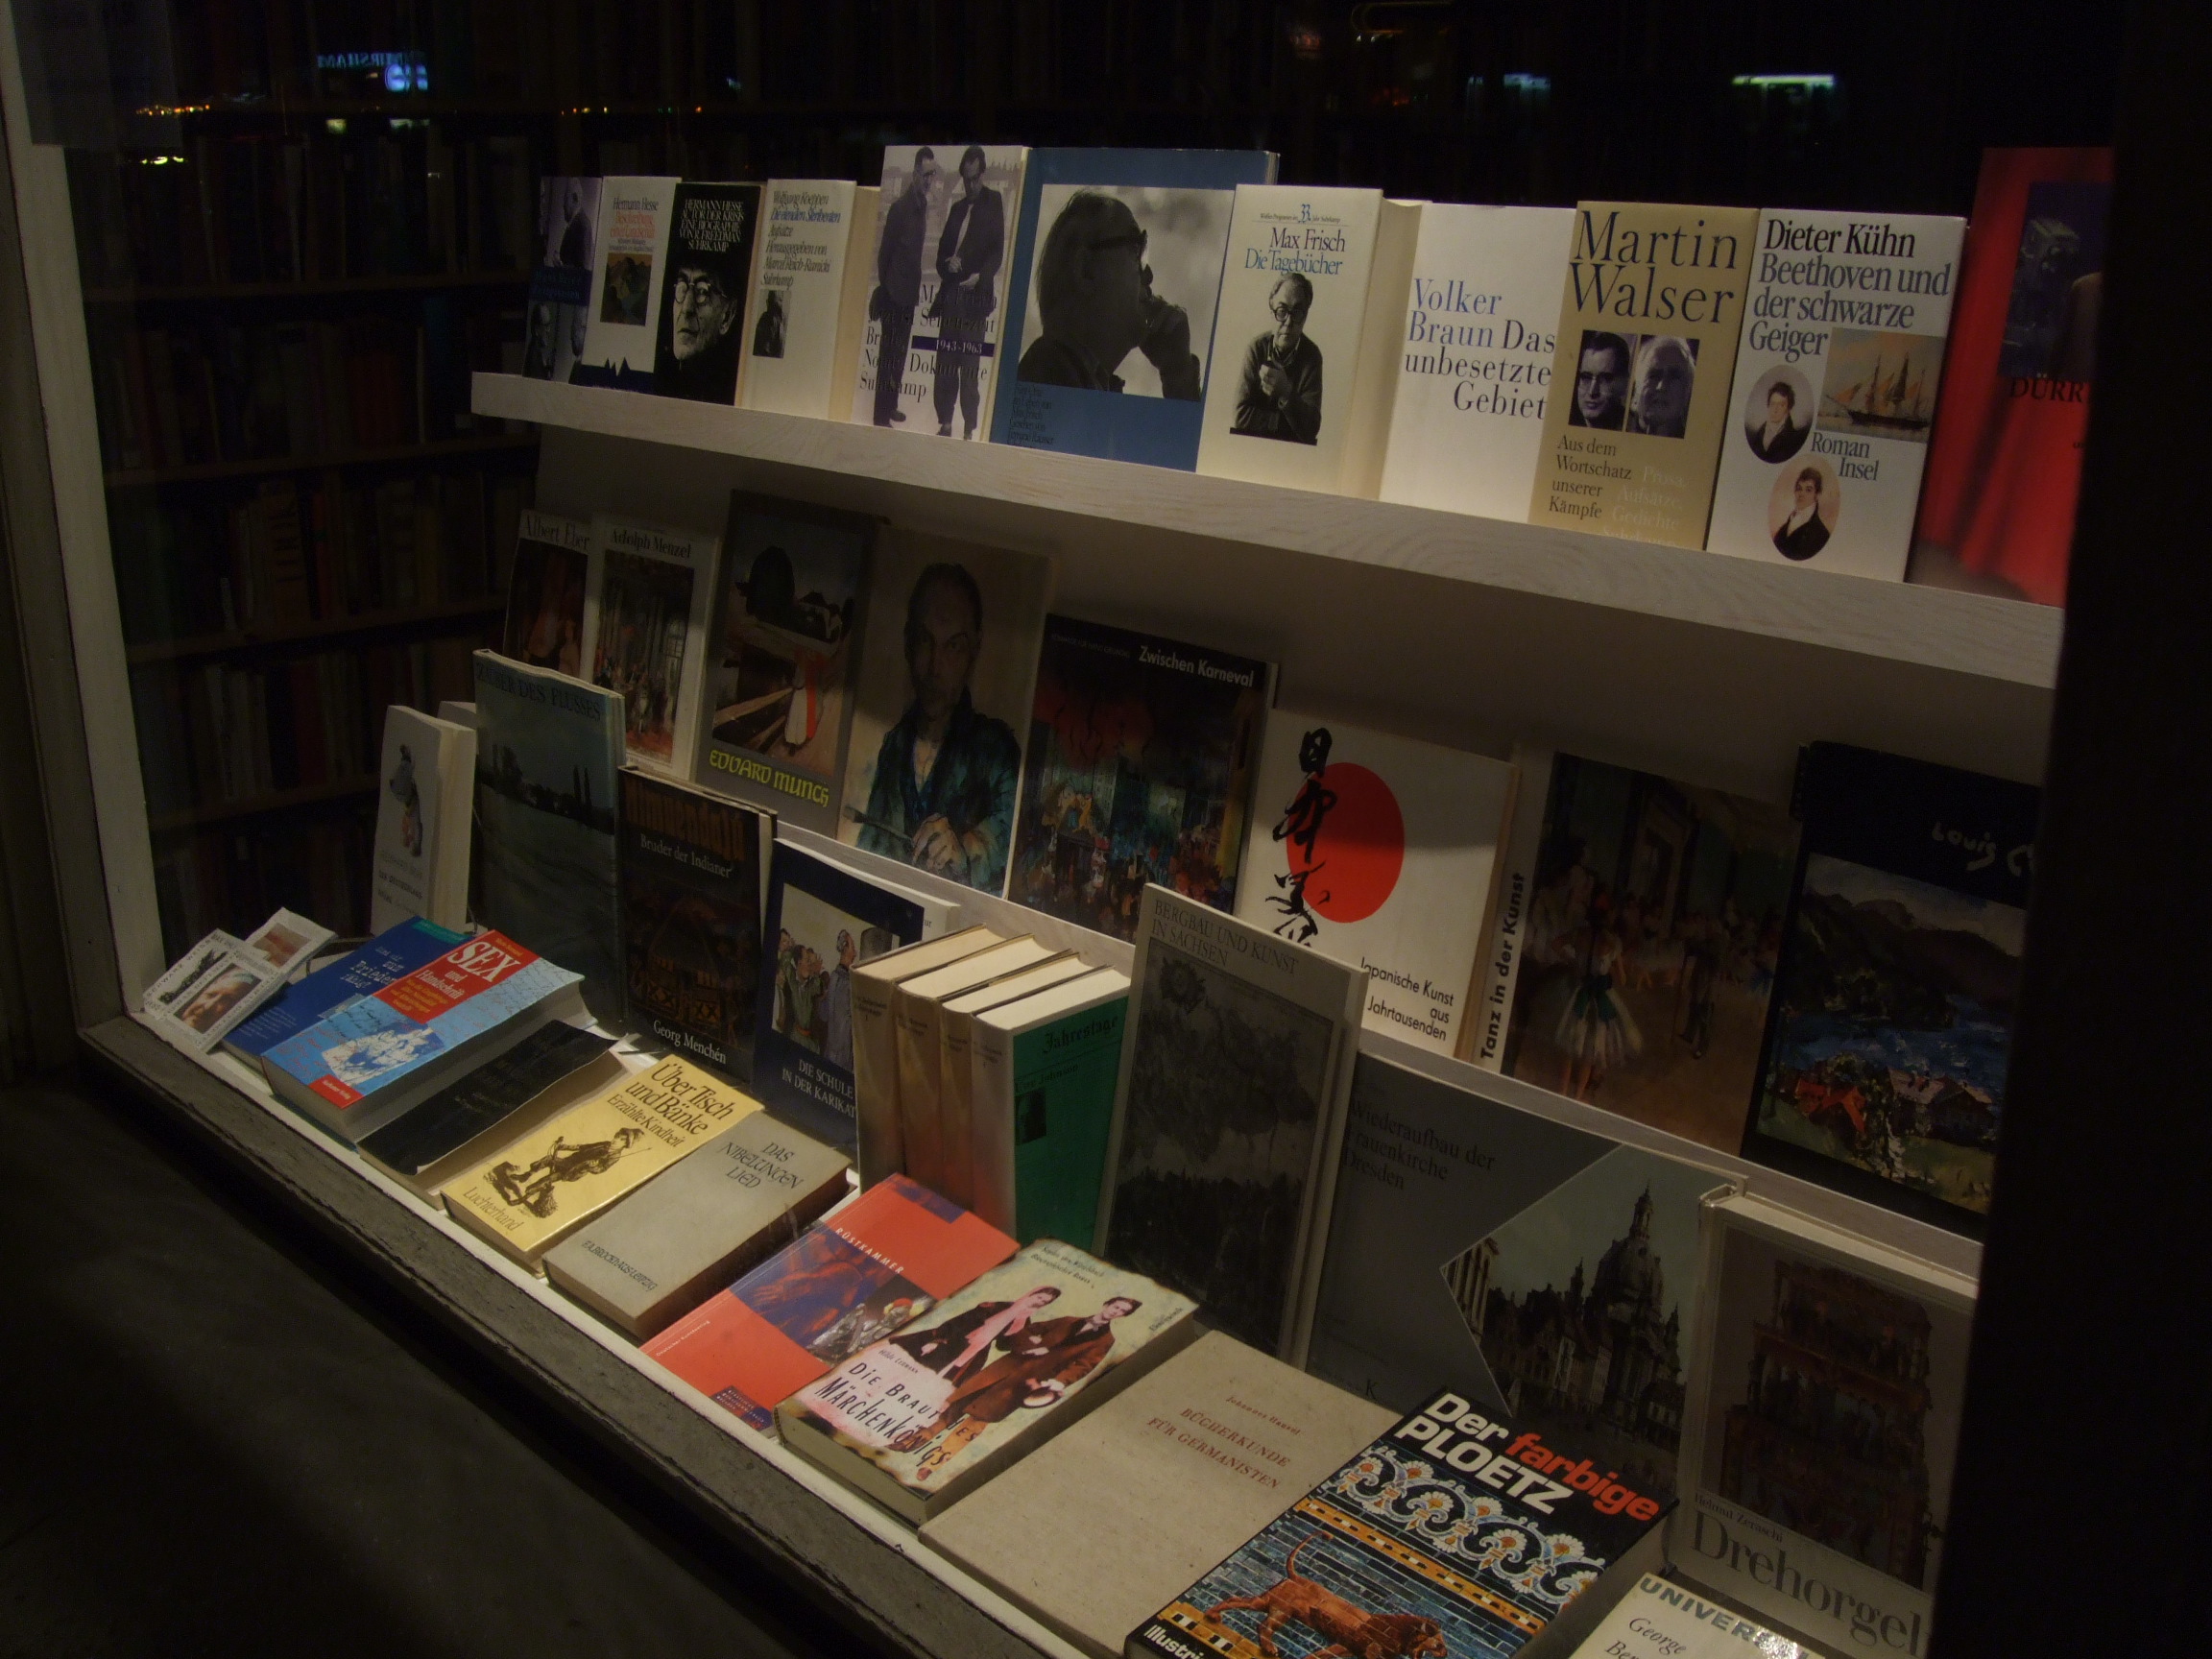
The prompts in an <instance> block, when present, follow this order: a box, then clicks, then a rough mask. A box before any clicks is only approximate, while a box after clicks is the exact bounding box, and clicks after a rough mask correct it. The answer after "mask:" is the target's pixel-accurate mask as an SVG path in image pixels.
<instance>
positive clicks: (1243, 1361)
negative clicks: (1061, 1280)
mask: <svg viewBox="0 0 2212 1659" xmlns="http://www.w3.org/2000/svg"><path fill="white" fill-rule="evenodd" d="M1396 1415H1397V1414H1396V1413H1395V1412H1394V1411H1391V1410H1389V1409H1387V1408H1385V1407H1381V1406H1378V1405H1375V1404H1374V1403H1373V1402H1372V1401H1367V1400H1362V1399H1360V1398H1358V1396H1357V1395H1354V1394H1347V1393H1346V1392H1344V1390H1343V1389H1341V1388H1336V1387H1333V1386H1332V1385H1331V1384H1329V1383H1324V1382H1322V1381H1321V1380H1320V1379H1319V1378H1315V1377H1308V1376H1306V1375H1305V1374H1304V1373H1302V1372H1299V1371H1296V1370H1293V1369H1292V1368H1291V1367H1290V1366H1287V1365H1286V1364H1284V1363H1283V1362H1282V1361H1281V1360H1280V1359H1272V1358H1268V1357H1267V1356H1266V1355H1264V1354H1262V1353H1260V1352H1259V1351H1257V1350H1256V1349H1253V1348H1248V1347H1246V1346H1245V1345H1244V1344H1243V1343H1241V1342H1239V1341H1238V1340H1237V1339H1236V1338H1235V1337H1233V1336H1226V1335H1223V1334H1221V1333H1220V1332H1218V1331H1215V1332H1211V1333H1209V1334H1206V1335H1203V1336H1201V1337H1199V1338H1198V1340H1197V1341H1195V1342H1193V1343H1192V1344H1191V1345H1190V1347H1189V1348H1187V1349H1185V1350H1184V1351H1183V1352H1182V1353H1180V1354H1177V1355H1175V1356H1174V1357H1173V1358H1169V1359H1167V1360H1166V1361H1164V1362H1163V1363H1162V1364H1161V1365H1159V1366H1158V1367H1157V1368H1156V1369H1155V1370H1153V1371H1152V1372H1151V1373H1150V1374H1149V1375H1147V1376H1144V1377H1141V1378H1139V1379H1138V1380H1137V1381H1136V1382H1135V1383H1131V1384H1130V1385H1129V1386H1128V1387H1127V1388H1125V1389H1123V1390H1122V1391H1121V1392H1120V1393H1119V1394H1118V1395H1116V1396H1115V1397H1114V1398H1113V1399H1112V1400H1109V1401H1107V1402H1106V1403H1105V1404H1104V1405H1103V1406H1100V1407H1098V1408H1097V1409H1096V1410H1094V1411H1093V1412H1092V1413H1091V1414H1090V1415H1089V1416H1088V1417H1086V1418H1084V1419H1083V1421H1082V1422H1080V1423H1078V1424H1076V1425H1075V1426H1074V1427H1072V1428H1070V1429H1069V1430H1068V1431H1065V1432H1064V1433H1062V1434H1060V1435H1058V1436H1057V1437H1055V1438H1054V1439H1053V1440H1051V1441H1049V1442H1048V1443H1046V1445H1044V1446H1040V1447H1039V1448H1038V1449H1037V1450H1036V1451H1034V1452H1032V1453H1030V1454H1029V1455H1028V1456H1026V1457H1024V1458H1022V1461H1021V1462H1019V1463H1017V1464H1015V1465H1014V1467H1013V1468H1011V1469H1008V1470H1006V1471H1005V1472H1004V1473H1003V1474H1001V1475H998V1476H997V1477H996V1478H995V1479H992V1481H991V1482H990V1483H989V1484H988V1485H987V1486H985V1487H984V1488H983V1489H982V1490H981V1491H979V1492H976V1493H974V1494H973V1495H972V1496H970V1497H969V1498H967V1499H965V1500H963V1501H962V1502H961V1503H956V1504H954V1505H953V1506H952V1507H951V1508H950V1509H949V1510H947V1511H946V1512H945V1513H944V1514H942V1515H940V1516H938V1517H936V1518H935V1519H934V1520H932V1521H929V1522H926V1523H925V1524H924V1526H923V1527H922V1538H923V1542H925V1543H926V1544H928V1545H930V1546H931V1547H932V1548H934V1549H935V1550H936V1551H938V1552H939V1553H940V1554H943V1555H946V1556H949V1557H950V1558H951V1559H952V1560H953V1561H955V1562H957V1563H959V1564H960V1565H961V1566H962V1567H965V1568H966V1569H967V1570H968V1571H969V1572H971V1573H973V1574H974V1575H976V1576H977V1577H979V1578H981V1579H983V1580H984V1581H985V1582H986V1583H988V1584H990V1585H991V1586H992V1587H993V1588H994V1589H996V1590H997V1591H998V1593H999V1594H1000V1595H1002V1596H1005V1597H1007V1598H1008V1599H1011V1600H1013V1601H1015V1602H1016V1603H1017V1604H1019V1605H1020V1606H1021V1607H1022V1608H1023V1609H1024V1610H1025V1611H1027V1612H1028V1613H1029V1614H1030V1616H1031V1617H1033V1618H1036V1619H1039V1620H1042V1621H1043V1622H1044V1623H1046V1624H1047V1625H1049V1626H1050V1627H1051V1628H1052V1629H1053V1630H1054V1631H1056V1632H1058V1633H1059V1635H1061V1636H1062V1637H1063V1638H1065V1639H1066V1640H1068V1641H1070V1642H1072V1643H1074V1644H1075V1645H1076V1646H1077V1647H1080V1648H1082V1649H1083V1651H1084V1652H1086V1653H1088V1654H1091V1655H1092V1656H1093V1659H1119V1656H1120V1653H1121V1645H1122V1642H1123V1640H1124V1639H1125V1638H1126V1637H1127V1636H1128V1634H1129V1632H1130V1631H1131V1630H1133V1629H1135V1628H1136V1627H1137V1626H1138V1625H1139V1624H1141V1623H1143V1622H1144V1621H1145V1619H1146V1618H1148V1617H1149V1616H1150V1615H1151V1613H1152V1612H1153V1610H1154V1609H1156V1608H1158V1607H1160V1606H1161V1605H1162V1604H1163V1603H1165V1602H1166V1600H1167V1599H1168V1598H1170V1597H1171V1596H1173V1595H1174V1594H1175V1593H1176V1592H1177V1591H1178V1590H1180V1589H1182V1588H1183V1586H1185V1585H1186V1584H1189V1583H1190V1582H1191V1581H1192V1580H1193V1579H1195V1578H1197V1577H1198V1576H1199V1575H1202V1574H1203V1573H1205V1572H1206V1570H1207V1569H1208V1568H1210V1567H1212V1566H1213V1565H1214V1563H1215V1562H1216V1561H1218V1560H1220V1559H1221V1557H1222V1556H1224V1555H1226V1554H1228V1553H1229V1551H1232V1550H1234V1549H1236V1548H1237V1546H1238V1545H1239V1544H1241V1543H1242V1542H1243V1541H1244V1540H1245V1539H1247V1538H1249V1537H1250V1536H1251V1535H1252V1534H1253V1533H1254V1532H1256V1531H1258V1530H1259V1529H1260V1528H1261V1527H1264V1526H1265V1525H1266V1524H1267V1523H1268V1522H1269V1521H1272V1520H1273V1519H1274V1518H1275V1517H1276V1516H1277V1515H1279V1514H1280V1513H1282V1511H1283V1508H1284V1505H1285V1504H1286V1503H1289V1502H1291V1500H1292V1499H1293V1497H1294V1496H1295V1495H1296V1494H1298V1493H1300V1492H1303V1491H1305V1490H1306V1489H1307V1488H1308V1487H1310V1486H1311V1485H1313V1484H1314V1483H1315V1482H1316V1481H1318V1480H1320V1479H1323V1478H1324V1477H1326V1476H1327V1475H1328V1474H1329V1472H1330V1471H1331V1470H1333V1469H1334V1468H1335V1467H1336V1466H1337V1465H1338V1464H1340V1463H1342V1462H1343V1461H1344V1460H1345V1459H1346V1458H1347V1457H1350V1456H1351V1455H1353V1454H1354V1453H1356V1452H1358V1450H1359V1448H1360V1447H1362V1446H1364V1445H1366V1444H1367V1442H1368V1441H1370V1440H1372V1439H1374V1438H1375V1437H1376V1436H1377V1435H1378V1434H1381V1433H1382V1432H1383V1431H1384V1430H1385V1429H1387V1428H1389V1427H1390V1425H1391V1423H1392V1421H1393V1420H1394V1419H1395V1417H1396ZM1041 1538H1082V1539H1083V1540H1084V1541H1085V1550H1086V1559H1087V1561H1088V1562H1089V1563H1091V1564H1093V1566H1094V1568H1095V1570H1092V1571H1084V1572H1079V1573H1071V1572H1070V1571H1069V1570H1068V1563H1067V1560H1066V1559H1065V1557H1062V1556H1059V1555H1057V1554H1055V1553H1054V1552H1053V1551H1047V1550H1040V1549H1039V1548H1038V1547H1037V1545H1038V1540H1039V1539H1041Z"/></svg>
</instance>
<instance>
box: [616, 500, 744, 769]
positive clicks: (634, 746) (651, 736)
mask: <svg viewBox="0 0 2212 1659" xmlns="http://www.w3.org/2000/svg"><path fill="white" fill-rule="evenodd" d="M591 541H592V546H593V550H594V568H593V570H592V572H591V588H590V590H589V593H588V594H587V595H586V598H585V604H584V660H585V661H587V662H588V663H589V664H590V668H589V673H588V674H587V676H586V678H588V679H589V680H590V682H591V683H592V684H593V685H605V686H607V687H608V688H610V689H611V690H614V691H619V692H620V693H622V709H623V716H624V719H625V721H626V723H627V724H626V728H625V731H624V733H623V737H624V746H625V753H626V754H627V755H628V757H629V758H630V759H631V760H633V761H635V762H637V764H638V765H640V766H645V767H649V768H651V769H652V770H653V771H656V772H659V773H661V775H662V776H663V777H668V778H683V779H688V778H689V777H690V773H691V760H692V757H693V756H694V755H695V754H696V753H697V751H698V747H699V719H700V704H701V703H702V702H703V701H704V698H705V687H706V683H707V674H706V662H707V612H708V607H709V605H710V604H711V603H712V602H713V597H714V565H715V560H714V554H715V549H716V548H717V547H718V546H719V545H720V543H719V542H718V541H716V539H715V537H714V535H713V533H712V532H711V531H698V530H681V529H676V528H674V527H672V526H669V525H664V524H643V523H639V522H637V520H635V519H630V518H616V517H612V516H610V515H608V514H604V513H602V514H600V515H599V516H598V517H595V518H593V519H592V521H591Z"/></svg>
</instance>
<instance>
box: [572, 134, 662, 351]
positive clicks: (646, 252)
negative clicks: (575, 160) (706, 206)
mask: <svg viewBox="0 0 2212 1659" xmlns="http://www.w3.org/2000/svg"><path fill="white" fill-rule="evenodd" d="M678 182H679V181H678V180H674V179H616V178H610V179H603V180H600V184H599V226H598V230H599V251H598V253H597V254H596V256H595V257H594V259H593V261H592V267H591V298H590V300H589V308H590V309H589V319H588V321H587V325H586V329H585V336H584V352H583V356H582V358H581V360H580V361H579V362H578V363H577V365H576V367H575V368H574V370H572V371H571V372H570V373H569V376H568V377H569V379H570V380H572V381H575V382H577V383H579V384H582V385H589V386H615V387H619V388H621V389H622V390H623V391H625V392H650V391H652V390H653V362H654V356H655V348H656V346H657V343H658V340H659V335H660V326H661V289H662V287H663V286H664V285H665V281H666V273H665V267H666V264H667V256H668V230H669V226H670V224H671V222H672V219H673V217H674V209H675V205H676V187H677V184H678Z"/></svg>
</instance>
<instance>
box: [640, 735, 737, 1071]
mask: <svg viewBox="0 0 2212 1659" xmlns="http://www.w3.org/2000/svg"><path fill="white" fill-rule="evenodd" d="M621 788H622V818H621V826H622V827H621V851H620V854H619V856H620V860H621V870H622V946H623V956H624V965H625V967H626V969H627V971H628V972H627V979H626V984H627V988H628V1008H629V1013H630V1026H631V1028H632V1029H633V1030H638V1031H650V1032H651V1033H652V1034H653V1036H654V1038H655V1039H656V1040H657V1041H658V1042H660V1043H662V1044H665V1045H666V1046H668V1047H670V1048H672V1049H674V1050H675V1051H676V1052H678V1053H680V1054H685V1055H687V1056H689V1057H690V1058H691V1059H693V1060H695V1061H697V1062H698V1063H699V1064H700V1065H702V1066H704V1067H706V1068H707V1069H708V1070H710V1071H714V1072H716V1073H718V1074H720V1075H721V1076H723V1077H727V1078H732V1079H742V1078H745V1077H748V1076H750V1075H751V1073H752V1070H753V1026H754V1017H755V1014H756V1012H757V1004H758V999H759V994H760V890H761V887H762V885H763V868H762V867H763V864H764V862H765V860H766V857H767V852H768V849H769V847H770V846H771V845H772V844H773V842H774V839H775V834H776V820H775V819H774V818H773V817H772V816H770V815H768V814H766V813H762V812H757V811H755V810H754V809H753V808H751V807H749V806H740V805H737V804H736V803H735V802H733V801H725V800H722V799H721V798H720V797H718V796H714V795H709V794H707V793H706V792H704V791H703V790H698V789H692V788H688V787H686V786H685V785H684V784H682V783H671V782H669V781H666V780H665V779H661V778H654V777H650V776H648V775H646V774H645V773H642V772H639V771H638V770H637V768H636V767H624V768H623V770H622V774H621Z"/></svg>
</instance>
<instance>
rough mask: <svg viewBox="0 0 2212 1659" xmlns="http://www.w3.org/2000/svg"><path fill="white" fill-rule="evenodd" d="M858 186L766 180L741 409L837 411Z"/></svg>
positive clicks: (742, 361)
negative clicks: (835, 391)
mask: <svg viewBox="0 0 2212 1659" xmlns="http://www.w3.org/2000/svg"><path fill="white" fill-rule="evenodd" d="M858 189H859V187H858V186H857V185H855V184H854V183H852V182H850V181H849V180H842V179H771V180H768V182H767V184H766V185H765V186H763V188H762V191H761V200H760V238H759V241H758V242H757V244H756V245H755V247H754V250H753V287H752V307H751V310H750V312H749V313H748V314H747V316H746V318H745V321H744V329H745V335H744V344H743V346H742V348H741V355H740V357H739V372H738V377H737V402H738V404H739V406H740V407H742V408H746V409H764V410H767V411H769V412H770V413H772V414H777V415H810V416H812V417H814V418H815V419H816V420H822V419H824V418H826V417H827V416H828V415H829V405H830V395H829V388H830V385H831V375H832V374H833V373H834V371H835V367H836V361H837V337H838V329H839V325H840V324H841V322H842V320H843V312H844V301H845V290H846V286H847V283H846V262H847V260H849V259H850V258H851V257H852V250H853V243H854V236H853V225H854V213H853V206H854V195H855V194H856V193H857V191H858ZM870 195H871V196H873V195H874V192H873V191H871V192H870ZM871 205H873V204H871Z"/></svg>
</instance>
